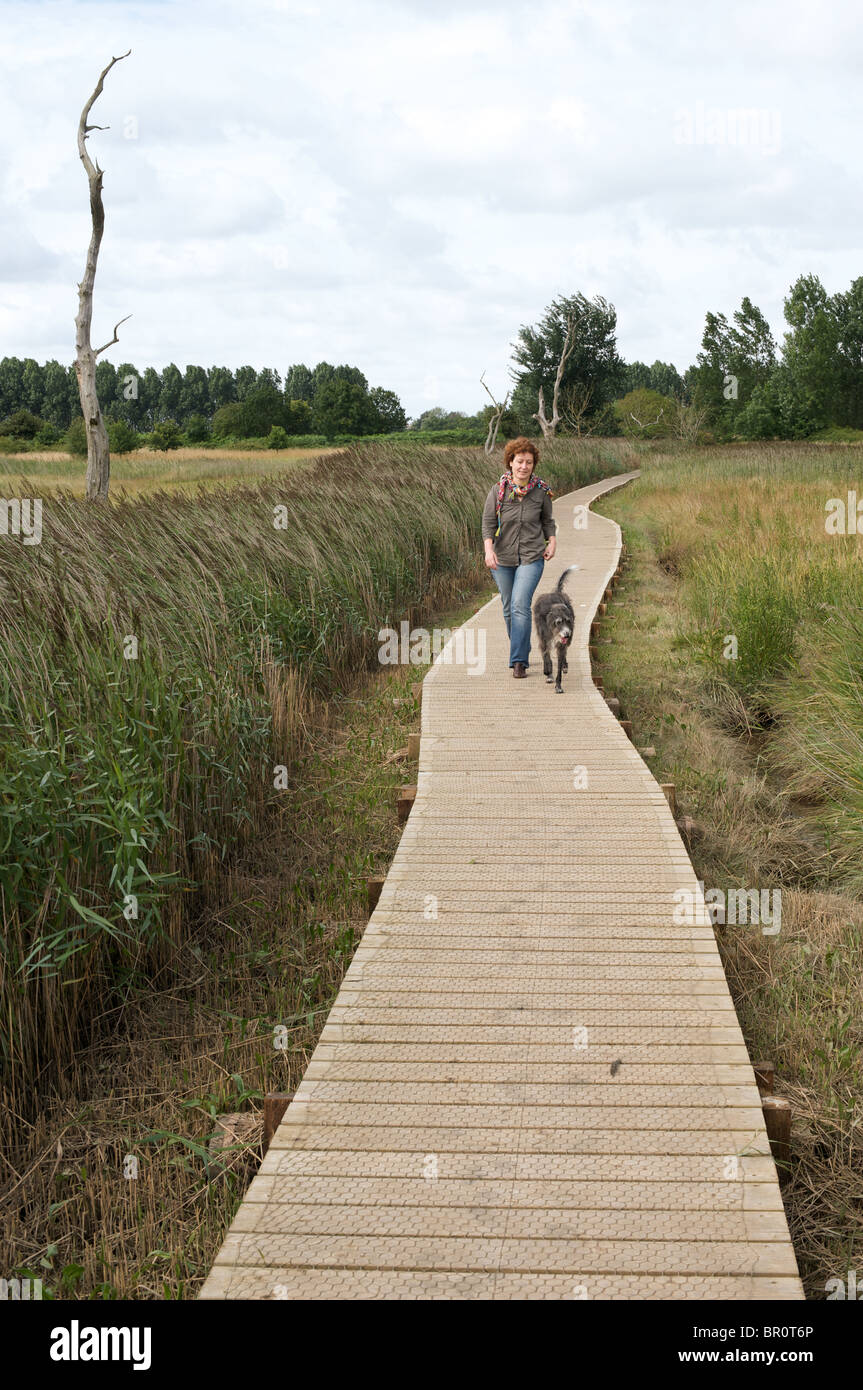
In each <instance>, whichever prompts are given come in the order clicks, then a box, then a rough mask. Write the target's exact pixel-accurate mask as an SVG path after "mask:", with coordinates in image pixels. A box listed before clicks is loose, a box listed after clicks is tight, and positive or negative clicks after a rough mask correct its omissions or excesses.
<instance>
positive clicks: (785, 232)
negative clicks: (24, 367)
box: [0, 0, 863, 416]
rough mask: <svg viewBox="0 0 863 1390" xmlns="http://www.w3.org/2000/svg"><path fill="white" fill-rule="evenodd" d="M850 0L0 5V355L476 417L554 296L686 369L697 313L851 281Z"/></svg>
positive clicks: (0, 0) (856, 173)
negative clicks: (96, 188)
mask: <svg viewBox="0 0 863 1390" xmlns="http://www.w3.org/2000/svg"><path fill="white" fill-rule="evenodd" d="M856 9H857V7H856V6H855V5H853V4H848V3H845V0H822V3H820V4H817V5H815V4H812V3H811V0H802V3H801V0H778V3H772V0H771V2H769V3H764V2H763V0H750V3H736V0H730V2H725V3H722V4H716V5H709V4H707V3H703V2H702V3H697V0H696V3H693V0H681V3H678V0H652V2H649V0H641V3H628V0H595V2H594V0H529V3H524V4H522V3H515V0H489V2H488V3H486V0H477V2H476V3H474V0H452V3H451V0H320V2H319V3H313V2H312V0H242V3H223V2H222V0H161V2H160V0H152V2H151V0H138V3H126V0H59V3H58V0H49V2H48V3H41V0H0V170H2V180H3V190H2V200H0V356H3V355H5V354H14V355H17V356H22V357H23V356H32V357H35V358H37V360H39V361H44V360H45V359H46V358H49V357H57V358H59V359H60V360H61V361H63V362H68V361H71V359H72V356H73V353H74V326H73V319H74V315H75V311H76V284H77V281H78V279H79V278H80V276H81V272H82V268H83V260H84V252H85V249H86V244H87V240H88V236H89V209H88V202H87V185H86V177H85V174H84V171H83V168H82V167H81V164H80V162H79V160H78V158H77V153H76V145H75V140H76V127H77V121H78V117H79V115H80V111H81V108H82V106H83V104H84V102H85V100H86V98H87V97H88V96H89V94H90V92H91V91H92V89H93V87H94V86H95V82H96V79H97V77H98V74H99V72H100V70H101V69H102V68H103V67H104V66H105V64H106V63H107V62H108V61H109V60H110V58H111V57H112V56H114V55H117V54H121V53H124V52H125V51H126V50H127V49H129V48H131V50H132V52H131V55H130V56H129V57H128V58H125V59H124V60H123V61H122V62H120V63H118V64H117V65H116V66H115V67H114V68H113V70H112V71H111V73H110V74H109V76H108V77H107V79H106V86H105V91H104V93H103V95H102V96H101V98H100V99H99V101H98V103H97V105H96V107H95V108H94V112H93V116H92V118H91V119H93V120H95V121H96V122H98V123H99V124H100V125H107V126H110V129H109V130H105V131H94V132H93V134H92V135H91V136H90V138H89V144H90V147H91V153H92V154H93V155H95V156H97V157H98V159H99V162H100V164H101V166H102V168H103V169H104V171H105V180H104V194H105V205H106V215H107V227H106V234H105V239H104V242H103V246H102V253H101V257H100V261H99V268H98V274H97V282H96V310H95V316H94V330H93V338H94V343H95V344H96V345H98V344H100V343H102V342H104V341H106V340H107V339H108V338H110V337H111V332H112V328H113V324H114V322H115V320H117V319H119V318H121V317H122V316H123V315H124V314H132V318H131V319H130V320H129V322H128V323H126V324H124V325H123V327H122V328H121V329H120V333H121V338H122V342H121V347H119V348H118V347H114V348H112V349H111V350H110V351H109V353H108V354H106V356H108V357H109V358H110V360H113V361H114V362H116V363H119V362H120V361H123V360H127V361H132V362H134V363H135V364H136V365H137V366H138V367H140V368H144V367H147V366H155V367H163V366H164V365H165V364H166V363H167V362H169V361H173V362H176V363H177V364H178V365H179V366H180V367H181V368H182V367H184V366H185V365H186V364H187V363H189V362H194V363H200V364H202V365H204V366H209V365H212V364H214V363H218V364H224V365H227V366H231V367H237V366H240V365H241V364H243V363H251V364H252V365H253V366H255V367H257V368H260V367H263V366H275V367H277V368H278V369H279V371H280V372H282V373H284V371H285V370H286V369H287V367H288V366H289V365H290V364H291V363H293V362H306V363H307V364H308V365H310V366H314V364H315V363H316V362H318V361H320V360H322V359H324V360H326V361H329V362H333V363H340V362H349V363H352V364H355V365H357V366H359V367H360V368H361V369H362V370H363V371H364V372H365V374H366V376H367V377H368V379H369V384H370V385H372V386H385V387H387V388H389V389H391V390H394V391H396V392H397V394H398V395H399V396H400V398H401V400H402V404H403V405H404V407H405V409H406V410H407V412H408V414H409V415H413V416H416V415H418V414H420V412H421V411H422V410H424V409H427V408H428V407H429V406H431V405H443V406H445V407H446V408H447V409H455V410H465V411H470V412H473V411H475V410H477V409H478V408H479V407H480V405H482V404H483V403H484V401H485V399H486V398H485V397H484V395H483V392H482V388H481V386H480V385H479V377H480V375H481V374H482V372H483V371H485V372H486V374H487V380H488V381H489V382H490V384H491V386H492V388H493V389H495V390H496V391H497V392H498V393H499V394H501V395H502V394H503V392H504V391H505V390H506V389H507V386H508V385H511V381H510V378H509V375H508V367H509V365H510V361H511V344H512V343H513V341H514V340H515V338H516V335H517V333H518V329H519V327H520V325H522V324H533V323H536V322H537V321H538V320H539V318H540V317H541V316H542V314H543V313H544V311H545V309H546V308H547V307H548V305H549V304H550V303H551V301H552V299H553V298H555V297H556V296H558V295H562V294H574V293H576V292H577V291H582V292H583V293H585V294H587V295H594V294H597V293H598V294H602V295H604V296H605V297H606V298H607V299H609V300H611V302H612V303H613V304H614V305H615V306H616V308H617V312H618V346H619V349H620V351H621V353H622V355H623V356H624V357H625V358H626V359H627V360H633V359H635V358H640V359H642V360H646V361H647V362H652V361H653V360H654V359H656V358H661V359H663V360H665V361H672V362H674V363H675V364H676V365H677V367H678V368H679V369H680V370H681V371H682V370H684V369H685V367H686V366H687V365H688V364H689V363H690V362H692V361H693V360H694V358H695V354H696V353H697V351H698V349H699V346H700V340H701V334H702V331H703V326H704V315H705V312H706V311H707V310H708V309H713V310H722V311H724V312H726V313H728V314H730V313H731V312H732V311H733V310H734V309H735V308H737V307H738V306H739V303H740V300H741V298H742V297H743V296H744V295H746V294H748V295H749V296H750V297H751V298H752V299H753V300H754V301H755V302H756V303H757V304H759V305H760V307H761V308H762V309H763V311H764V312H765V313H766V315H767V317H768V319H769V320H770V323H771V325H772V327H773V329H774V332H775V333H777V335H779V334H780V333H781V331H782V327H783V318H782V300H783V297H784V295H785V294H786V293H787V290H788V287H789V286H790V284H791V283H792V281H793V280H794V279H796V277H797V276H798V275H800V274H801V273H805V272H809V271H811V272H814V273H816V274H818V275H820V276H821V278H822V279H823V281H824V283H825V285H826V286H827V289H828V291H830V292H833V291H835V290H837V289H845V288H847V286H848V284H849V283H850V281H851V280H852V279H853V278H855V277H856V276H858V275H860V274H863V257H861V240H863V235H861V226H863V196H861V154H860V151H861V148H863V116H861V84H860V72H861V69H863V26H861V24H860V21H859V16H858V15H857V13H856Z"/></svg>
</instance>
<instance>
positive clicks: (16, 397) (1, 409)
mask: <svg viewBox="0 0 863 1390" xmlns="http://www.w3.org/2000/svg"><path fill="white" fill-rule="evenodd" d="M23 375H24V363H23V362H22V361H21V358H20V357H4V358H3V360H2V361H0V416H5V415H11V414H12V412H13V410H20V409H21V406H22V403H23V402H22V396H23V392H22V389H21V378H22V377H23Z"/></svg>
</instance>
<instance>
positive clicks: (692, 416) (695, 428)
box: [674, 399, 709, 444]
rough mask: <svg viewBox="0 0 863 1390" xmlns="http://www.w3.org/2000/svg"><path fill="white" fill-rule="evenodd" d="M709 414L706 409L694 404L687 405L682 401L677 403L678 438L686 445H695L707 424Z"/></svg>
mask: <svg viewBox="0 0 863 1390" xmlns="http://www.w3.org/2000/svg"><path fill="white" fill-rule="evenodd" d="M708 414H709V412H708V411H707V409H706V408H705V407H702V406H697V405H695V404H694V403H693V404H691V405H687V403H686V401H684V400H682V399H678V400H677V401H675V410H674V433H675V435H676V436H677V438H678V439H682V440H683V441H684V443H685V444H694V443H695V441H696V440H697V439H698V436H699V434H700V433H701V431H702V429H703V427H704V425H705V424H706V422H707V417H708Z"/></svg>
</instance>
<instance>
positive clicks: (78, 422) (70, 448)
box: [63, 415, 87, 458]
mask: <svg viewBox="0 0 863 1390" xmlns="http://www.w3.org/2000/svg"><path fill="white" fill-rule="evenodd" d="M63 448H64V449H65V450H66V452H67V454H71V455H72V456H73V458H86V457H87V427H86V425H85V424H84V416H83V415H76V416H75V418H74V419H73V420H72V421H71V422H70V424H69V428H68V429H67V431H66V433H65V434H64V436H63Z"/></svg>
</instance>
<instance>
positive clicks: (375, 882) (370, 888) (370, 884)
mask: <svg viewBox="0 0 863 1390" xmlns="http://www.w3.org/2000/svg"><path fill="white" fill-rule="evenodd" d="M383 886H384V879H382V878H367V879H366V892H367V895H368V903H369V916H370V917H371V915H372V913H373V912H374V910H375V908H376V907H377V905H378V901H379V899H380V896H381V889H382V888H383Z"/></svg>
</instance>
